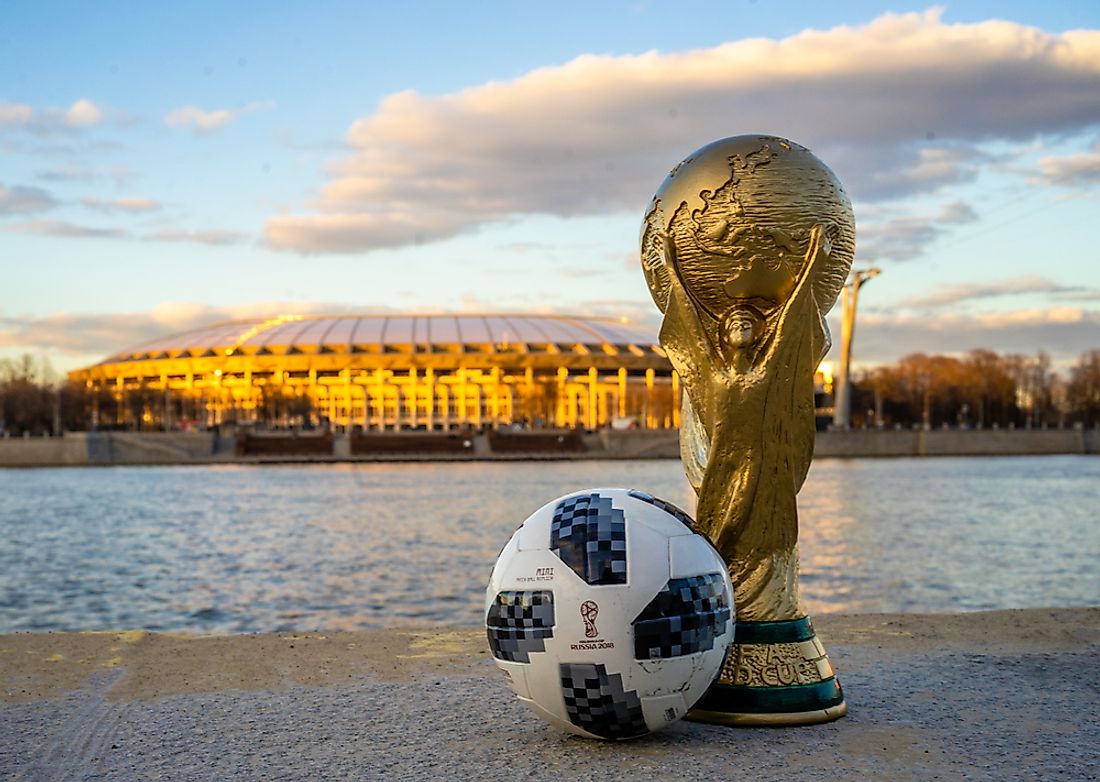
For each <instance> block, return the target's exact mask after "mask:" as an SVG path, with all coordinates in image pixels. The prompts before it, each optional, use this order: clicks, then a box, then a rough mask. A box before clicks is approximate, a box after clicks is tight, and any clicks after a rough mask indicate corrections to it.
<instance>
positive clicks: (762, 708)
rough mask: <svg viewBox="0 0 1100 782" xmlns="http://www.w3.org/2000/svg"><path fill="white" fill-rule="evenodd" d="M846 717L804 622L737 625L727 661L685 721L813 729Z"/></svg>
mask: <svg viewBox="0 0 1100 782" xmlns="http://www.w3.org/2000/svg"><path fill="white" fill-rule="evenodd" d="M847 712H848V707H847V705H846V704H845V703H844V693H843V691H842V690H841V687H840V681H839V680H838V679H837V677H836V674H835V673H834V671H833V667H832V664H831V663H830V662H829V657H828V655H827V654H825V649H824V647H823V646H822V645H821V642H820V641H818V640H817V636H816V635H815V633H814V629H813V625H812V624H811V623H810V620H809V618H808V617H802V618H801V619H794V620H788V621H777V622H739V623H738V624H737V630H736V633H735V638H734V643H733V645H732V646H731V647H730V655H729V658H728V659H727V660H726V664H725V665H724V666H723V668H722V672H721V674H719V677H718V681H716V682H715V683H714V684H713V685H712V686H711V688H710V689H709V690H708V691H707V694H706V695H705V696H704V697H703V700H701V701H700V702H699V703H698V704H696V706H695V708H694V709H692V711H691V712H690V713H689V714H688V716H687V719H689V720H693V721H695V722H709V723H715V724H721V725H735V726H761V725H811V724H814V723H818V722H829V721H830V720H835V719H838V718H840V717H843V716H844V715H845V714H847Z"/></svg>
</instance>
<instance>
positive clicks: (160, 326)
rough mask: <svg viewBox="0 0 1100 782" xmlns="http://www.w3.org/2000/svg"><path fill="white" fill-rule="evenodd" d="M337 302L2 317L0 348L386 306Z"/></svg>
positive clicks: (65, 344) (104, 343)
mask: <svg viewBox="0 0 1100 782" xmlns="http://www.w3.org/2000/svg"><path fill="white" fill-rule="evenodd" d="M386 309H387V308H375V309H369V308H364V307H359V306H352V305H348V304H345V303H338V302H309V301H266V302H255V303H253V304H245V305H240V306H234V307H212V306H209V305H206V304H197V303H194V302H165V303H163V304H160V305H158V306H157V307H155V308H154V309H153V310H151V311H149V312H138V313H129V312H127V313H56V314H53V315H49V316H46V317H34V316H27V317H7V318H4V317H0V348H14V349H16V350H27V351H34V350H46V351H51V352H57V353H60V354H62V355H70V356H72V355H80V356H107V355H111V354H113V353H117V352H119V351H121V350H125V349H127V348H132V347H135V346H136V345H139V344H142V343H145V342H148V341H149V340H151V339H155V338H157V337H161V336H165V335H168V334H175V333H179V332H183V331H188V330H190V329H197V328H202V327H205V326H209V325H211V324H212V323H218V322H221V321H231V320H248V319H257V318H267V317H273V316H275V315H280V314H286V313H295V314H303V315H307V314H320V313H329V314H341V313H347V312H372V311H379V312H381V311H385V310H386Z"/></svg>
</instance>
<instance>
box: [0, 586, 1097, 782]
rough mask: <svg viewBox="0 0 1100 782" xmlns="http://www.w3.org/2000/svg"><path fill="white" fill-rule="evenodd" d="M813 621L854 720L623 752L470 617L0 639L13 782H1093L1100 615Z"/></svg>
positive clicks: (6, 761) (677, 736)
mask: <svg viewBox="0 0 1100 782" xmlns="http://www.w3.org/2000/svg"><path fill="white" fill-rule="evenodd" d="M815 624H816V626H817V630H818V634H819V636H820V637H821V639H822V641H823V642H824V643H825V645H826V648H827V649H828V650H829V652H830V655H831V657H832V659H833V662H834V664H835V665H836V667H837V669H838V671H839V672H840V676H841V677H842V679H843V682H844V688H845V693H846V695H847V698H848V703H849V706H850V709H851V711H850V713H849V716H848V717H846V718H844V719H842V720H840V721H839V722H835V723H830V724H827V725H818V726H813V727H806V728H789V729H766V728H758V729H728V728H721V727H715V726H709V725H701V724H691V723H685V722H681V723H677V724H676V725H674V726H672V727H671V728H670V729H668V730H666V731H664V732H662V733H659V734H656V735H653V736H650V737H645V738H642V739H638V740H635V741H630V742H624V743H619V744H606V743H600V742H593V741H587V740H584V739H578V738H574V737H570V736H567V735H564V734H562V733H560V732H558V731H557V730H555V729H553V728H551V727H549V726H546V725H544V724H543V723H542V722H540V721H539V720H538V719H537V718H535V717H534V716H533V715H532V714H530V713H529V712H528V711H527V710H526V709H525V708H524V707H523V706H522V705H521V704H520V703H519V702H518V701H517V700H516V699H515V698H514V697H513V696H512V695H511V693H510V691H508V689H507V686H506V685H505V682H504V680H503V678H502V677H501V676H500V675H499V674H498V672H497V671H496V669H495V667H494V666H493V665H492V662H491V661H490V660H489V658H488V652H487V649H486V645H485V640H484V635H483V634H482V632H481V631H480V630H476V629H471V630H426V631H412V630H381V631H371V632H356V633H332V634H329V633H321V634H308V635H306V634H281V635H251V636H228V637H206V638H186V637H180V636H169V635H156V634H147V633H142V632H120V633H98V634H67V633H61V634H23V635H8V636H0V724H3V725H4V729H3V731H0V777H2V778H5V779H19V780H40V779H41V780H45V779H50V780H69V779H73V780H75V779H92V778H96V779H100V778H102V779H112V780H139V779H161V778H163V779H173V780H192V779H194V780H198V779H204V780H208V779H258V778H269V779H321V778H324V779H392V778H402V777H409V778H412V779H435V778H448V779H475V778H476V779H539V780H551V779H593V780H595V779H621V778H635V779H655V778H660V779H708V780H712V779H752V780H797V779H809V780H828V779H889V780H925V779H934V778H936V779H941V780H956V779H968V780H975V779H979V780H1012V779H1045V778H1057V779H1073V780H1082V779H1090V778H1096V774H1097V767H1096V757H1097V750H1098V748H1100V739H1098V738H1097V735H1096V731H1095V726H1096V725H1097V724H1098V721H1100V608H1091V609H1072V610H1069V609H1066V610H1062V609H1035V610H1024V611H995V612H985V613H974V614H944V615H885V614H883V615H865V616H821V617H818V618H817V619H816V620H815Z"/></svg>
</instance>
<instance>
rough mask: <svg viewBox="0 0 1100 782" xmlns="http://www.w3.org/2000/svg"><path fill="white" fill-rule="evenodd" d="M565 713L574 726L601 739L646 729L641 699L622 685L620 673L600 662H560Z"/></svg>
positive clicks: (641, 733)
mask: <svg viewBox="0 0 1100 782" xmlns="http://www.w3.org/2000/svg"><path fill="white" fill-rule="evenodd" d="M561 690H562V694H563V695H564V696H565V713H566V714H567V715H568V716H569V721H570V722H572V723H573V724H574V725H576V726H577V727H578V728H583V729H584V730H586V731H588V732H589V733H592V734H595V735H596V736H601V737H602V738H605V739H628V738H632V737H634V736H641V735H644V734H646V733H649V728H648V727H646V724H645V715H644V714H642V701H641V699H640V698H638V694H637V693H636V692H634V691H633V690H625V689H623V677H622V676H620V675H619V674H617V673H611V674H609V673H608V672H607V669H606V668H605V667H604V666H602V665H591V664H587V663H562V664H561Z"/></svg>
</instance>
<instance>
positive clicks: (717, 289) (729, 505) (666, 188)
mask: <svg viewBox="0 0 1100 782" xmlns="http://www.w3.org/2000/svg"><path fill="white" fill-rule="evenodd" d="M854 252H855V220H854V217H853V214H852V207H851V203H850V201H849V200H848V197H847V195H846V194H845V192H844V189H843V187H842V186H841V184H840V182H839V181H838V180H837V178H836V176H835V175H834V174H833V172H832V171H830V170H829V168H828V167H827V166H826V165H825V164H824V163H822V162H821V161H820V160H819V159H818V158H817V157H815V156H814V155H813V154H812V153H811V152H810V151H809V150H808V149H806V148H805V147H802V146H800V145H798V144H795V143H794V142H792V141H788V140H786V139H782V138H777V137H775V136H761V135H746V136H735V137H732V138H726V139H722V140H720V141H715V142H714V143H712V144H709V145H707V146H705V147H703V148H702V149H700V150H698V151H696V152H694V153H692V154H691V155H689V156H688V157H687V158H685V159H684V160H683V161H682V162H681V163H680V164H678V165H677V166H676V167H675V168H673V169H672V171H671V173H669V175H668V177H667V178H666V179H665V181H664V182H663V183H662V184H661V186H660V188H658V190H657V193H656V195H655V196H654V198H653V202H652V204H651V205H650V207H649V210H648V211H647V213H646V216H645V220H644V223H643V226H642V236H641V260H642V268H643V270H644V273H645V277H646V281H647V283H648V285H649V289H650V292H651V293H652V295H653V300H654V302H656V304H657V306H658V307H659V308H660V310H661V312H662V313H664V321H663V323H662V326H661V332H660V339H661V344H662V346H663V347H664V349H665V351H666V352H667V353H668V356H669V359H670V360H671V361H672V364H673V367H674V368H675V369H676V371H677V373H678V374H679V376H680V379H681V382H682V384H683V388H684V394H683V398H682V408H683V414H682V416H681V430H680V450H681V455H682V458H683V464H684V470H685V472H686V474H687V477H688V480H689V481H690V482H691V484H692V486H693V487H694V489H695V491H696V493H697V494H698V509H697V514H696V515H697V519H698V523H699V526H700V529H701V530H702V531H703V532H704V533H706V534H707V535H708V537H709V538H710V540H711V541H712V542H713V543H714V545H715V547H716V548H717V550H718V551H719V553H720V554H721V555H722V557H723V559H724V560H725V562H726V564H727V566H728V568H729V573H730V577H731V579H732V582H733V586H734V594H735V606H736V611H737V627H736V631H735V636H734V643H733V646H732V647H731V651H730V654H729V657H728V658H727V661H726V663H725V665H724V666H723V668H722V671H721V673H720V675H719V678H718V680H717V681H716V683H715V684H714V685H713V686H712V687H711V689H710V690H709V691H708V693H707V695H706V696H705V697H704V699H703V700H702V701H701V702H700V703H699V704H698V705H697V706H696V707H695V709H694V710H693V711H692V712H691V714H690V715H689V718H691V719H696V720H699V721H705V722H715V723H722V724H730V725H798V724H809V723H814V722H824V721H828V720H833V719H837V718H839V717H842V716H843V715H844V714H845V713H846V712H847V707H846V705H845V702H844V696H843V693H842V691H841V687H840V683H839V681H838V680H837V677H836V675H835V673H834V671H833V668H832V665H831V663H830V661H829V658H828V656H827V655H826V653H825V649H824V647H823V646H822V645H821V642H820V641H819V640H818V639H817V637H816V635H815V633H814V630H813V626H812V625H811V623H810V620H809V618H808V617H807V616H806V615H805V613H804V612H803V611H802V610H801V608H800V607H799V599H798V513H797V507H796V502H795V496H796V494H797V493H798V490H799V489H800V488H801V486H802V483H803V482H804V480H805V478H806V473H807V471H808V470H809V467H810V460H811V458H812V456H813V447H814V432H815V415H814V373H815V371H816V369H817V366H818V363H819V362H820V361H821V359H822V358H823V357H824V355H825V353H826V352H827V351H828V349H829V344H830V342H829V333H828V327H827V326H826V323H825V314H826V313H827V312H828V310H829V309H830V308H831V307H832V305H833V303H834V302H835V301H836V298H837V295H838V294H839V293H840V290H841V288H842V286H843V285H844V282H845V279H846V278H847V276H848V272H849V270H850V268H851V264H852V258H853V255H854Z"/></svg>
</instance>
